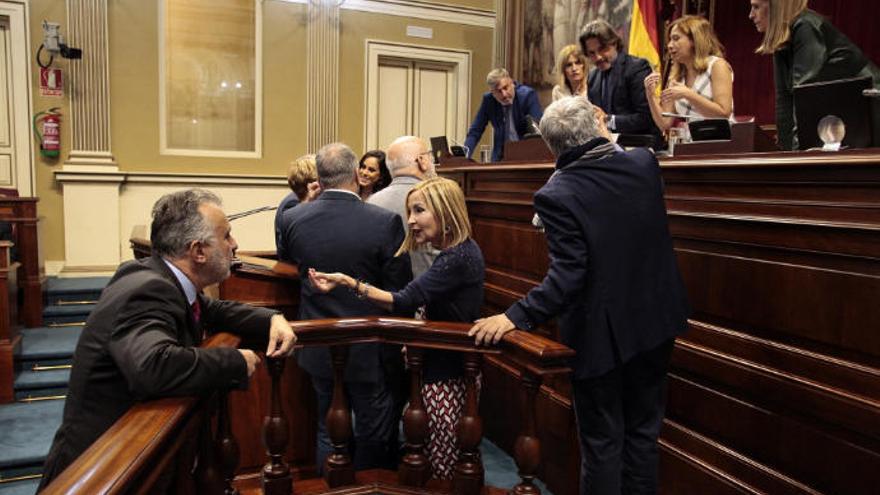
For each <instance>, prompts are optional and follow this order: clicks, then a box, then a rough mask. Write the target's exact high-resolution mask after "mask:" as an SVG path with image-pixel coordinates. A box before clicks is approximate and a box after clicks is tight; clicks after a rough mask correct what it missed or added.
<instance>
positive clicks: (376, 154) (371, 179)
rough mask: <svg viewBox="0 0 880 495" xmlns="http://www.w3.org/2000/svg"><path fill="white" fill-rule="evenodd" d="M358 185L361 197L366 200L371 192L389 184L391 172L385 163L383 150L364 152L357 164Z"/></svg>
mask: <svg viewBox="0 0 880 495" xmlns="http://www.w3.org/2000/svg"><path fill="white" fill-rule="evenodd" d="M357 176H358V185H359V186H360V187H361V199H362V200H364V201H366V200H367V198H369V197H370V196H371V195H372V194H373V193H376V192H379V191H381V190H382V189H384V188H385V186H387V185H388V184H391V173H390V172H388V166H387V165H385V152H384V151H382V150H371V151H368V152H366V153H364V156H362V157H361V161H360V163H359V164H358V175H357Z"/></svg>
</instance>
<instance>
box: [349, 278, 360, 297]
mask: <svg viewBox="0 0 880 495" xmlns="http://www.w3.org/2000/svg"><path fill="white" fill-rule="evenodd" d="M360 289H361V279H359V278H358V279H355V283H354V287H352V288H351V289H349V290H351V292H353V293H354V295H358V293H359V292H360Z"/></svg>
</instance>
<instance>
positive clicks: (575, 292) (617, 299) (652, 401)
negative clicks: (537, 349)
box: [470, 97, 689, 494]
mask: <svg viewBox="0 0 880 495" xmlns="http://www.w3.org/2000/svg"><path fill="white" fill-rule="evenodd" d="M596 115H597V114H596V111H595V109H594V107H593V105H591V104H590V103H589V102H588V101H587V100H586V99H584V98H575V97H569V98H563V99H561V100H558V101H556V102H555V103H553V104H552V105H550V107H548V108H547V111H546V112H545V114H544V119H543V120H542V121H541V133H542V135H543V137H544V140H545V141H547V144H548V146H549V147H550V149H551V150H552V151H553V153H554V154H555V155H556V157H557V161H556V172H555V173H554V174H553V176H552V177H551V179H550V180H549V181H547V184H545V185H544V187H542V188H541V189H540V190H539V191H538V192H537V193H535V210H536V211H537V213H538V216H539V217H540V218H541V221H542V223H543V225H544V228H545V234H546V237H547V247H548V250H549V252H550V266H549V269H548V271H547V275H546V276H545V278H544V280H543V282H542V283H541V285H539V286H538V287H535V288H534V289H532V290H531V291H530V292H529V293H528V294H527V295H526V296H525V297H524V298H522V299H520V300H519V301H517V302H516V303H514V304H513V305H512V306H511V307H510V308H508V309H507V311H506V312H505V313H503V314H498V315H495V316H492V317H489V318H484V319H482V320H478V321H477V323H476V325H474V327H473V328H471V331H470V335H474V336H476V342H477V344H482V343H486V344H489V343H495V342H498V341H499V340H501V338H502V336H503V335H504V334H505V333H507V332H508V331H510V330H512V329H513V328H520V329H523V330H534V329H535V327H536V326H537V325H539V324H541V323H543V322H546V321H548V320H549V319H551V318H553V317H558V328H559V334H560V339H561V341H562V343H564V344H565V345H567V346H569V347H571V348H572V349H574V350H575V352H576V355H575V357H574V358H573V359H572V362H571V367H572V370H573V375H572V396H573V402H574V410H575V416H576V418H577V427H578V434H579V438H580V447H581V459H582V463H581V487H580V490H581V491H580V493H582V494H586V493H589V494H620V493H656V492H657V459H658V455H657V436H658V435H659V433H660V426H661V424H662V422H663V411H664V406H665V397H666V390H665V382H666V371H667V369H668V367H669V359H670V355H671V352H672V346H673V342H674V340H675V337H676V336H677V335H680V334H681V333H683V332H684V331H685V330H686V328H687V316H688V312H689V309H688V303H687V298H686V293H685V289H684V285H683V282H682V279H681V275H680V274H679V271H678V265H677V264H676V260H675V253H674V252H673V249H672V238H671V236H670V234H669V227H668V223H667V218H666V208H665V206H664V202H663V183H662V180H661V177H660V167H659V164H658V163H657V159H656V158H655V157H654V156H653V155H652V154H651V153H650V152H649V151H648V150H647V149H644V148H641V149H635V150H632V151H627V152H623V151H619V150H618V149H617V148H615V147H614V146H613V145H612V144H611V143H610V142H609V141H608V139H607V138H606V137H604V136H602V134H603V132H602V129H603V127H602V126H601V124H600V123H599V122H597V119H596Z"/></svg>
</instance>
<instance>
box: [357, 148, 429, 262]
mask: <svg viewBox="0 0 880 495" xmlns="http://www.w3.org/2000/svg"><path fill="white" fill-rule="evenodd" d="M385 164H386V165H387V166H388V171H389V172H390V173H391V177H392V180H391V184H389V185H388V186H387V187H385V188H384V189H382V190H381V191H379V192H377V193H376V194H373V195H372V196H370V198H369V199H368V200H367V202H368V203H370V204H374V205H376V206H379V207H382V208H385V209H386V210H388V211H391V212H394V213H397V214H398V215H400V219H401V220H403V225H404V226H407V217H408V216H409V214H408V212H407V211H406V197H407V195H408V194H409V192H410V191H411V190H412V188H413V187H415V185H416V184H418V183H419V182H421V181H423V180H425V179H430V178H431V177H434V176H435V175H436V171H435V170H434V159H433V157H432V156H431V151H430V150H429V149H428V146H427V145H426V144H425V142H424V141H423V140H421V139H419V138H417V137H415V136H401V137H399V138H397V139H395V140H394V142H392V143H391V145H389V146H388V151H387V152H386V153H385ZM408 228H409V227H408V226H407V229H408ZM434 257H435V256H433V255H432V254H431V253H430V251H429V249H424V248H423V249H418V250H415V251H412V252H411V253H410V261H411V262H412V271H413V276H414V277H418V276H419V275H421V274H423V273H425V272H426V271H428V268H430V267H431V263H433V261H434Z"/></svg>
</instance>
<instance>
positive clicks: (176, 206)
mask: <svg viewBox="0 0 880 495" xmlns="http://www.w3.org/2000/svg"><path fill="white" fill-rule="evenodd" d="M150 237H151V240H152V245H153V255H152V256H151V257H149V258H145V259H141V260H135V261H129V262H126V263H123V264H122V265H121V266H120V267H119V269H118V270H117V271H116V274H115V275H114V276H113V279H112V280H111V281H110V283H109V284H108V285H107V287H106V288H105V289H104V292H103V293H102V294H101V299H100V300H99V301H98V304H97V305H96V307H95V309H94V310H93V311H92V313H91V315H90V316H89V319H88V321H87V322H86V326H85V327H84V328H83V331H82V335H81V337H80V339H79V342H78V343H77V347H76V352H75V354H74V359H73V370H72V372H71V376H70V388H69V392H68V396H67V401H66V403H65V405H64V419H63V422H62V424H61V427H60V428H59V429H58V432H57V433H56V434H55V439H54V441H53V443H52V448H51V450H50V451H49V456H48V458H47V460H46V466H45V469H44V475H43V480H42V482H41V484H40V490H42V489H43V488H45V487H46V486H47V485H48V484H49V483H50V482H51V481H52V480H53V479H54V478H55V477H56V476H58V475H59V474H60V473H61V472H62V471H64V469H65V468H66V467H67V466H68V465H69V464H71V463H72V462H73V461H74V460H75V459H76V458H77V457H78V456H79V455H80V454H82V453H83V452H84V451H85V450H86V449H87V448H88V447H89V446H90V445H91V444H92V443H93V442H95V440H96V439H97V438H98V437H100V436H101V434H103V433H104V432H105V431H106V430H107V429H108V428H110V426H111V425H113V423H114V422H116V420H117V419H119V418H120V417H121V416H122V415H123V414H124V413H125V412H126V411H128V410H129V409H130V408H131V407H132V405H134V403H135V402H136V401H139V400H145V399H154V398H158V397H168V396H186V395H200V394H204V393H207V392H211V391H214V390H218V389H229V388H235V387H243V386H245V385H246V384H247V381H248V379H249V377H250V376H251V374H253V372H254V369H255V368H256V366H257V364H259V362H260V358H259V357H258V356H257V354H256V353H254V351H251V350H248V349H234V348H210V349H206V348H199V347H197V346H198V345H199V344H200V343H201V341H202V339H203V337H204V335H205V334H204V332H205V331H212V330H215V329H221V328H222V329H224V330H229V331H233V332H235V333H237V334H239V335H241V336H242V337H248V338H249V340H266V339H267V340H268V347H267V348H266V355H267V356H269V357H281V356H285V355H287V354H289V353H290V352H291V350H292V349H293V344H294V343H295V342H296V336H295V335H294V333H293V331H292V330H291V328H290V324H289V323H288V322H287V320H286V319H285V318H284V317H283V316H282V315H281V314H279V313H277V312H275V311H272V310H268V309H263V308H255V307H251V306H248V305H246V304H241V303H235V302H230V301H218V300H213V299H208V298H206V297H204V296H203V295H202V294H201V291H202V289H204V288H205V287H207V286H209V285H212V284H216V283H219V282H221V281H222V280H224V279H225V278H226V277H228V276H229V267H230V264H231V261H232V257H233V254H234V251H235V249H237V248H238V245H237V244H236V242H235V239H234V238H233V237H232V234H231V231H230V227H229V221H228V220H227V218H226V215H225V214H224V213H223V210H222V209H221V208H220V199H219V198H218V197H217V196H216V195H214V194H213V193H210V192H208V191H204V190H198V189H194V190H186V191H180V192H175V193H171V194H167V195H165V196H163V197H162V198H160V199H159V201H157V202H156V204H155V205H154V206H153V222H152V226H151V235H150Z"/></svg>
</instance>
